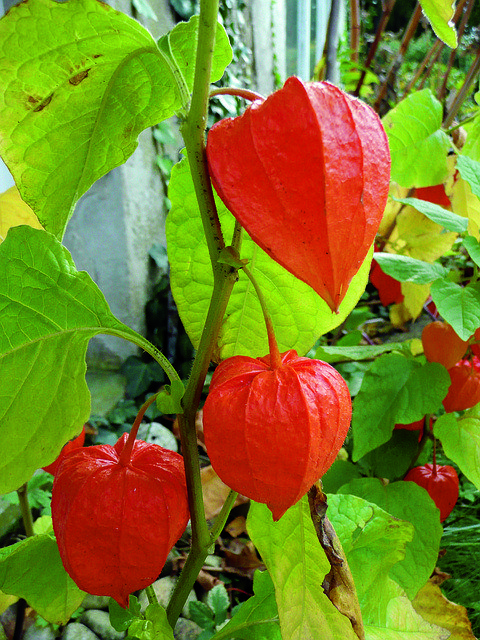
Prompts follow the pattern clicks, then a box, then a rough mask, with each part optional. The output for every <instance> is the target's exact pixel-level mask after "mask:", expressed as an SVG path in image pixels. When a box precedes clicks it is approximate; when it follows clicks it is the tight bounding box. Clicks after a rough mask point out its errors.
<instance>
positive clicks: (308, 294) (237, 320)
mask: <svg viewBox="0 0 480 640" xmlns="http://www.w3.org/2000/svg"><path fill="white" fill-rule="evenodd" d="M169 197H170V200H171V201H172V210H171V211H170V213H169V215H168V216H167V223H166V234H167V244H168V255H169V259H170V263H171V276H170V278H171V280H170V282H171V287H172V293H173V296H174V298H175V302H176V304H177V307H178V310H179V314H180V317H181V319H182V322H183V324H184V326H185V328H186V330H187V332H188V335H189V337H190V339H191V340H192V342H193V345H194V346H195V347H196V346H198V342H199V340H200V336H201V334H202V331H203V327H204V324H205V318H206V315H207V310H208V304H209V300H210V297H211V294H212V291H213V274H212V271H211V267H210V260H209V256H208V249H207V245H206V242H205V235H204V233H203V226H202V222H201V218H200V213H199V210H198V204H197V200H196V198H195V192H194V188H193V182H192V178H191V175H190V171H189V167H188V163H187V162H186V160H183V161H182V162H181V163H180V164H177V165H176V166H175V167H174V169H173V171H172V178H171V180H170V184H169ZM216 202H217V207H218V212H219V217H220V221H221V225H222V229H223V233H224V236H225V238H227V239H229V238H231V237H232V233H233V228H234V223H235V219H234V218H233V216H232V215H231V214H230V212H229V211H227V209H226V208H225V206H224V205H223V203H222V202H221V201H220V199H218V198H217V199H216ZM371 255H372V252H370V253H369V255H368V256H367V259H366V260H365V262H364V264H363V265H362V267H361V269H360V271H359V272H358V273H357V275H356V276H355V277H354V278H353V280H352V282H351V284H350V287H349V290H348V292H347V295H346V297H345V299H344V301H343V303H342V304H341V305H340V311H339V313H338V314H335V313H332V312H331V311H330V309H329V308H328V306H327V304H326V303H325V302H324V301H323V300H322V299H321V298H320V297H319V296H318V295H317V294H316V293H315V292H314V291H313V289H311V288H310V287H309V286H308V285H306V284H305V283H303V282H301V281H300V280H298V279H297V278H295V277H294V276H293V275H291V274H290V273H288V272H287V271H286V270H285V269H284V268H283V267H281V266H280V265H279V264H277V263H276V262H275V261H274V260H272V258H270V257H269V256H267V254H266V253H265V252H264V251H262V250H261V249H260V248H259V247H258V246H257V245H256V244H255V243H254V242H253V241H252V240H251V239H250V238H249V237H248V236H247V234H246V233H244V235H243V240H242V249H241V257H242V258H246V259H248V260H249V265H248V266H249V268H250V270H251V271H252V272H253V273H254V275H255V278H256V279H257V281H258V283H259V285H260V287H261V289H262V291H263V293H264V295H265V296H266V297H267V299H268V307H269V311H270V314H271V316H272V321H273V325H274V327H275V335H276V337H277V340H278V343H279V347H280V350H281V351H286V350H288V349H296V350H297V352H298V353H299V355H303V354H305V353H306V352H307V351H308V350H309V349H310V348H311V346H312V344H313V343H314V342H315V340H316V339H317V338H318V336H319V335H321V334H323V333H326V332H327V331H330V330H332V329H333V328H334V327H336V326H338V325H339V324H340V323H341V322H343V320H344V319H345V318H346V317H347V315H348V314H349V313H350V312H351V310H352V309H353V308H354V306H355V305H356V303H357V302H358V299H359V297H360V296H361V294H362V293H363V291H364V289H365V286H366V281H367V278H368V270H369V266H370V262H371ZM263 324H264V321H263V315H262V311H261V307H260V304H259V302H258V299H257V296H256V294H255V291H254V289H253V287H252V285H251V283H250V281H249V280H248V278H247V277H246V276H245V274H244V273H242V272H241V271H240V272H239V280H238V282H237V283H236V284H235V286H234V289H233V293H232V295H231V298H230V301H229V304H228V307H227V311H226V315H225V320H224V324H223V328H222V331H221V334H220V338H219V345H218V353H219V356H220V357H221V358H226V357H229V356H232V355H236V354H241V355H249V356H252V357H257V356H263V355H265V353H267V351H268V341H267V336H266V332H264V331H262V330H259V327H262V326H263Z"/></svg>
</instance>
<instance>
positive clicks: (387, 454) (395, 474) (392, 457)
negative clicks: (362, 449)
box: [322, 429, 419, 481]
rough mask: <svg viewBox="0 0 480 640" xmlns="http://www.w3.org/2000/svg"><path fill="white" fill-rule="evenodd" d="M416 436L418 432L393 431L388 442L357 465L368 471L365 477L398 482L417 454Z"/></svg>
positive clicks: (368, 454)
mask: <svg viewBox="0 0 480 640" xmlns="http://www.w3.org/2000/svg"><path fill="white" fill-rule="evenodd" d="M418 434H419V432H418V431H408V430H407V429H394V431H393V433H392V434H391V438H390V439H389V440H388V442H384V443H383V444H382V445H380V446H379V447H377V448H376V449H374V450H373V451H369V453H367V454H366V455H365V456H363V458H360V460H359V461H358V464H359V465H360V466H361V467H362V469H367V470H368V472H367V473H366V474H365V475H369V476H375V477H376V478H386V479H387V480H390V481H393V480H399V479H401V478H403V476H404V475H405V474H406V473H407V471H408V469H409V467H410V464H411V462H412V460H413V459H414V458H415V456H416V454H417V452H418ZM322 481H323V480H322Z"/></svg>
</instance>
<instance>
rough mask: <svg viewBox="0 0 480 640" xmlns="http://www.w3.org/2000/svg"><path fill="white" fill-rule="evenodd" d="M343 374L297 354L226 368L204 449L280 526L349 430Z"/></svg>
mask: <svg viewBox="0 0 480 640" xmlns="http://www.w3.org/2000/svg"><path fill="white" fill-rule="evenodd" d="M351 412H352V406H351V401H350V394H349V391H348V388H347V385H346V383H345V381H344V380H343V378H342V377H341V375H340V374H339V373H338V372H337V371H336V370H335V369H334V368H333V367H331V366H330V365H329V364H326V363H325V362H321V361H320V360H312V359H310V358H302V357H299V356H298V355H297V353H296V352H295V351H293V350H290V351H287V352H286V353H283V354H281V364H280V366H278V367H276V368H275V367H272V366H271V364H270V355H267V356H264V357H263V358H256V359H255V358H250V357H247V356H233V357H232V358H228V359H227V360H224V361H223V362H221V363H220V365H219V366H218V367H217V369H216V370H215V372H214V374H213V377H212V381H211V383H210V391H209V394H208V397H207V400H206V402H205V405H204V409H203V428H204V435H205V444H206V447H207V452H208V455H209V457H210V461H211V463H212V466H213V468H214V469H215V471H216V472H217V474H218V475H219V477H220V479H221V480H223V482H225V484H227V485H228V486H229V487H231V488H232V489H234V490H235V491H238V492H239V493H242V494H243V495H245V496H247V497H248V498H251V499H252V500H256V501H257V502H263V503H265V504H266V505H267V506H268V507H269V509H270V510H271V511H272V514H273V518H274V520H278V519H279V518H280V517H281V516H282V515H283V514H284V513H285V511H286V510H287V509H288V508H289V507H291V506H292V505H294V504H295V503H296V502H297V501H298V500H299V499H300V498H301V497H302V496H303V495H304V494H305V493H306V492H307V491H308V489H310V487H311V486H312V485H313V484H314V483H315V482H316V481H317V480H318V479H319V478H320V477H321V476H322V475H323V474H324V473H325V472H326V471H327V469H328V468H329V467H330V466H331V464H332V463H333V461H334V460H335V457H336V455H337V453H338V452H339V450H340V448H341V446H342V444H343V441H344V440H345V436H346V435H347V431H348V428H349V426H350V418H351Z"/></svg>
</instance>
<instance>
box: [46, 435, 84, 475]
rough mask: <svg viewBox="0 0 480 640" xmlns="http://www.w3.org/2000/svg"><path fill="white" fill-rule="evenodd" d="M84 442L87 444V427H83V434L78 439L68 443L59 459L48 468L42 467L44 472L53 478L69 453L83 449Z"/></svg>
mask: <svg viewBox="0 0 480 640" xmlns="http://www.w3.org/2000/svg"><path fill="white" fill-rule="evenodd" d="M84 442H85V425H83V429H82V432H81V433H80V434H79V435H78V436H77V437H76V438H73V440H69V441H68V442H67V444H66V445H65V446H64V447H63V449H62V450H61V451H60V453H59V455H58V456H57V458H56V459H55V460H54V461H53V462H52V463H50V464H49V465H47V466H46V467H42V468H43V470H44V471H47V473H51V474H52V476H54V475H55V474H56V473H57V469H58V467H59V466H60V463H61V461H62V460H63V458H64V457H65V456H66V455H67V453H69V452H70V451H73V450H74V449H80V448H81V447H83V443H84Z"/></svg>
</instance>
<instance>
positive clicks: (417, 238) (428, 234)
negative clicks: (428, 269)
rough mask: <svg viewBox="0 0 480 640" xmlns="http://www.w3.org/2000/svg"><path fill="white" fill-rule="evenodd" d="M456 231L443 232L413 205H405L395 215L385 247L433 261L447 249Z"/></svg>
mask: <svg viewBox="0 0 480 640" xmlns="http://www.w3.org/2000/svg"><path fill="white" fill-rule="evenodd" d="M456 237H457V234H456V233H453V232H451V231H450V232H447V233H444V232H443V227H442V226H440V225H439V224H437V223H436V222H433V221H432V220H429V218H427V217H426V216H424V215H423V213H420V211H416V209H413V207H405V208H404V209H403V210H402V212H401V213H399V214H398V216H397V224H396V227H395V229H394V230H393V232H392V234H391V236H390V239H389V242H388V244H387V246H386V247H385V250H386V251H390V252H391V253H401V254H403V255H406V256H410V257H411V258H416V259H417V260H425V261H426V262H435V260H437V258H440V256H442V255H444V253H445V252H447V251H449V250H450V249H451V247H452V245H453V243H454V242H455V239H456Z"/></svg>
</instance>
